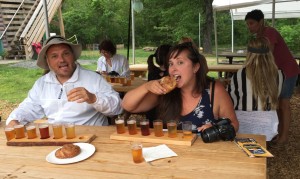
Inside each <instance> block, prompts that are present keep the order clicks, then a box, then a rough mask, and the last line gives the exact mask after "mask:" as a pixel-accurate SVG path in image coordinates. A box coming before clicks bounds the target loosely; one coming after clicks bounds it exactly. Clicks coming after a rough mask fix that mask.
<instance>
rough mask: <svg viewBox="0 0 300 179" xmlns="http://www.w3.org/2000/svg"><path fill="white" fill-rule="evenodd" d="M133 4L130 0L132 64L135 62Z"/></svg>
mask: <svg viewBox="0 0 300 179" xmlns="http://www.w3.org/2000/svg"><path fill="white" fill-rule="evenodd" d="M133 4H134V0H132V2H131V21H132V23H131V28H132V42H131V43H132V61H133V64H135V56H134V55H135V35H134V31H135V27H134V26H135V25H134V10H133Z"/></svg>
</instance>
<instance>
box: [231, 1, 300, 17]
mask: <svg viewBox="0 0 300 179" xmlns="http://www.w3.org/2000/svg"><path fill="white" fill-rule="evenodd" d="M253 9H260V10H261V11H263V12H264V15H265V19H272V3H269V4H261V5H256V6H250V7H245V8H237V9H232V13H233V20H244V19H245V16H246V14H247V12H250V11H252V10H253ZM299 17H300V1H294V2H284V3H277V4H275V18H276V19H278V18H299Z"/></svg>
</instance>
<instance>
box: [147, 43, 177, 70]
mask: <svg viewBox="0 0 300 179" xmlns="http://www.w3.org/2000/svg"><path fill="white" fill-rule="evenodd" d="M170 48H171V45H167V44H166V45H161V46H159V47H158V48H157V49H156V51H155V53H154V54H152V55H150V56H149V57H148V60H147V63H148V71H150V72H152V71H154V69H155V68H157V67H156V66H155V65H154V62H153V58H155V62H156V63H157V64H158V65H159V66H164V67H165V68H166V69H167V66H168V53H169V50H170Z"/></svg>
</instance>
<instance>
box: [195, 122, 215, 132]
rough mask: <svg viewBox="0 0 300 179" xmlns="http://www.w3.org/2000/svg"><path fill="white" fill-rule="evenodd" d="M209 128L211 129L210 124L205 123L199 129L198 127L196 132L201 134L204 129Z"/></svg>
mask: <svg viewBox="0 0 300 179" xmlns="http://www.w3.org/2000/svg"><path fill="white" fill-rule="evenodd" d="M210 127H212V124H211V123H206V124H204V125H202V126H201V127H198V128H197V130H198V132H202V131H204V130H205V129H207V128H210Z"/></svg>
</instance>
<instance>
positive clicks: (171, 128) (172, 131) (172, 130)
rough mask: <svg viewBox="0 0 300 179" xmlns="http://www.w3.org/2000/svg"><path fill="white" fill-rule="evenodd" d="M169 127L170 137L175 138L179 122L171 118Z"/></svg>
mask: <svg viewBox="0 0 300 179" xmlns="http://www.w3.org/2000/svg"><path fill="white" fill-rule="evenodd" d="M167 127H168V137H170V138H175V137H177V123H176V121H175V120H170V121H168V123H167Z"/></svg>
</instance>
